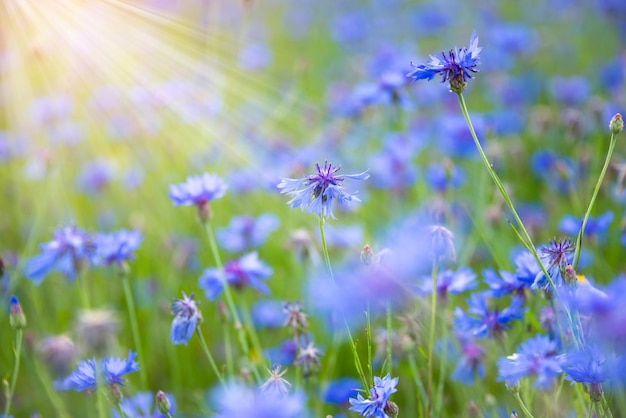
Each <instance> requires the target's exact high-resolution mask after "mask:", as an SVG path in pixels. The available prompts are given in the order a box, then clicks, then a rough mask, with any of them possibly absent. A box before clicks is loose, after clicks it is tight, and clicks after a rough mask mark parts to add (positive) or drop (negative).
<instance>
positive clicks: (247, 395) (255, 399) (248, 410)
mask: <svg viewBox="0 0 626 418" xmlns="http://www.w3.org/2000/svg"><path fill="white" fill-rule="evenodd" d="M212 399H213V403H214V405H215V406H214V408H212V409H214V410H216V411H217V414H215V415H213V418H232V417H246V418H301V417H302V418H305V417H306V416H307V413H306V406H305V397H304V394H303V393H302V392H298V391H297V392H295V393H292V394H275V393H268V392H262V391H260V390H258V389H255V388H249V387H246V386H242V385H231V386H228V387H226V388H220V389H219V390H218V391H216V392H215V393H214V396H213V397H212Z"/></svg>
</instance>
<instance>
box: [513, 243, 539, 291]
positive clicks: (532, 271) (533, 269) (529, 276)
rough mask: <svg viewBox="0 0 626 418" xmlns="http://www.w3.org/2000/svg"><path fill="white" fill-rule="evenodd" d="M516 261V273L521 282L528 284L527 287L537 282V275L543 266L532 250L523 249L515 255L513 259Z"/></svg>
mask: <svg viewBox="0 0 626 418" xmlns="http://www.w3.org/2000/svg"><path fill="white" fill-rule="evenodd" d="M513 262H514V263H515V267H516V270H515V275H516V276H517V280H518V281H519V282H523V283H525V284H526V287H530V286H531V285H532V284H533V283H534V282H535V277H537V274H539V273H540V272H541V267H540V266H539V263H537V260H535V257H534V256H533V255H532V254H531V252H530V251H526V250H524V251H522V252H521V253H519V254H518V255H516V256H515V259H514V260H513Z"/></svg>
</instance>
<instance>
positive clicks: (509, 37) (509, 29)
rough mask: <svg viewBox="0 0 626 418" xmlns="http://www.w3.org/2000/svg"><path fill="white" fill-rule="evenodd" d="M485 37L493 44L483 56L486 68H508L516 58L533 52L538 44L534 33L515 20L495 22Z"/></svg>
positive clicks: (501, 69) (500, 69) (503, 69)
mask: <svg viewBox="0 0 626 418" xmlns="http://www.w3.org/2000/svg"><path fill="white" fill-rule="evenodd" d="M487 38H488V39H489V40H490V42H491V44H492V45H493V48H489V51H486V52H485V56H483V59H484V62H485V67H486V69H488V70H498V71H507V70H510V69H511V67H513V66H514V65H515V64H516V59H517V58H521V57H524V56H527V55H530V54H532V53H534V52H535V50H536V48H537V45H538V44H539V42H538V40H539V38H538V37H537V34H536V33H534V32H533V31H532V30H531V29H530V28H528V27H526V26H524V25H523V24H521V23H515V22H507V23H500V24H496V25H495V26H493V27H492V28H491V29H490V30H489V35H488V36H487Z"/></svg>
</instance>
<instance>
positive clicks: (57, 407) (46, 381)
mask: <svg viewBox="0 0 626 418" xmlns="http://www.w3.org/2000/svg"><path fill="white" fill-rule="evenodd" d="M33 364H34V366H35V374H36V375H37V377H38V378H39V381H40V382H41V384H42V386H43V389H44V391H45V392H46V394H47V395H48V397H49V398H50V402H52V406H53V408H54V412H55V414H56V416H59V417H61V418H66V417H69V416H70V414H69V413H68V412H67V409H66V408H65V405H64V404H63V401H62V400H61V397H60V396H59V393H58V392H57V391H56V390H53V389H52V384H50V380H51V379H50V376H49V375H47V373H46V372H45V371H44V370H42V368H41V364H40V361H39V360H38V359H37V358H33ZM5 416H6V415H5Z"/></svg>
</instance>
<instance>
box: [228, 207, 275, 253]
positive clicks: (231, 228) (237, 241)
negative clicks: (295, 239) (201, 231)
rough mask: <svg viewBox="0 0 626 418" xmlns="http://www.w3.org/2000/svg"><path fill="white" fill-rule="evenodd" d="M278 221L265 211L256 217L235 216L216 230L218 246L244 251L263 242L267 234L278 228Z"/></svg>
mask: <svg viewBox="0 0 626 418" xmlns="http://www.w3.org/2000/svg"><path fill="white" fill-rule="evenodd" d="M279 223H280V221H279V220H278V218H277V217H276V216H275V215H273V214H271V213H265V214H263V215H261V216H259V217H258V218H252V217H250V216H236V217H234V218H232V219H231V220H230V224H229V225H228V227H226V228H222V229H218V230H217V239H218V241H219V243H220V246H221V247H223V248H224V249H226V250H228V251H231V252H239V251H246V250H250V249H253V248H256V247H258V246H260V245H261V244H263V243H264V242H265V240H266V239H267V237H268V235H269V234H270V233H271V232H273V231H274V230H275V229H276V228H278V225H279Z"/></svg>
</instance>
